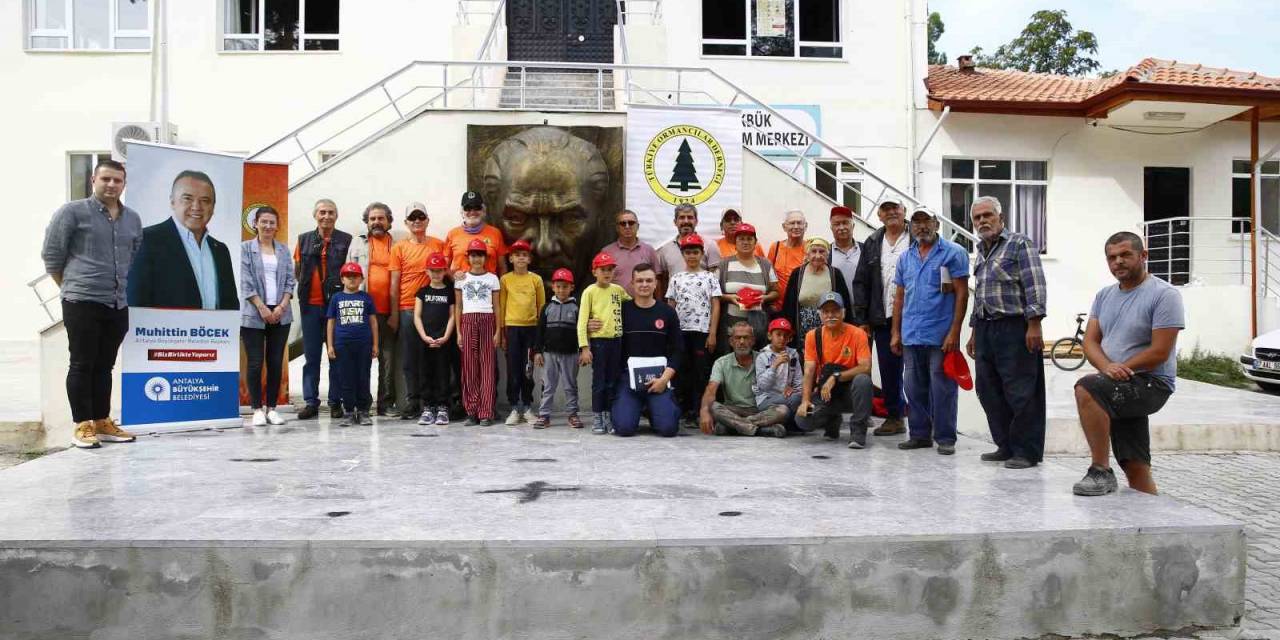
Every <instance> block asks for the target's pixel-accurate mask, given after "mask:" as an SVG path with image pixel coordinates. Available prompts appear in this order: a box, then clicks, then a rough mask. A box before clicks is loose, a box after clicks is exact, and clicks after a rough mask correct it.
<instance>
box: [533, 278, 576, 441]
mask: <svg viewBox="0 0 1280 640" xmlns="http://www.w3.org/2000/svg"><path fill="white" fill-rule="evenodd" d="M551 292H552V293H554V294H555V295H554V296H552V298H551V300H549V301H548V302H547V305H546V306H545V307H543V308H542V313H539V314H538V328H537V331H536V333H535V335H534V339H533V362H534V364H536V365H538V366H539V367H542V376H543V377H542V404H541V405H539V406H538V417H537V419H535V420H534V421H533V428H534V429H546V428H547V427H549V426H551V405H552V403H553V402H554V401H555V397H556V388H557V387H559V386H560V382H561V381H562V380H563V381H564V405H565V410H567V411H568V412H569V426H571V427H573V428H574V429H581V428H582V420H580V419H579V418H578V299H577V298H575V297H573V272H572V271H569V270H568V269H556V272H555V273H553V274H551Z"/></svg>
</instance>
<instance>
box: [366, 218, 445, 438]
mask: <svg viewBox="0 0 1280 640" xmlns="http://www.w3.org/2000/svg"><path fill="white" fill-rule="evenodd" d="M430 223H431V218H430V216H428V215H427V207H426V205H424V204H422V203H421V202H411V203H409V205H408V206H407V207H405V208H404V225H405V227H407V228H408V229H409V237H407V238H405V239H404V240H401V241H399V242H397V243H395V244H394V245H392V247H391V258H390V261H389V262H388V263H387V269H388V270H389V271H390V273H391V300H392V301H393V303H394V304H395V305H396V313H395V314H394V315H393V316H391V317H390V318H389V319H388V325H390V327H391V330H392V331H399V343H398V344H397V345H396V349H397V354H396V361H397V362H399V363H400V371H401V373H402V375H403V376H404V400H403V401H401V402H399V403H398V406H399V408H400V419H402V420H417V419H418V417H419V416H420V415H421V413H422V407H421V406H420V404H421V400H422V399H421V398H420V397H419V395H420V394H421V389H422V381H421V380H420V379H419V372H420V371H421V368H422V337H421V336H419V335H418V332H417V330H416V329H414V327H413V303H414V299H415V296H417V295H418V289H421V288H422V286H423V285H425V284H426V283H427V278H428V274H427V257H428V256H430V255H431V254H433V253H443V252H444V243H443V242H441V241H440V239H439V238H433V237H431V236H429V235H427V225H428V224H430ZM379 386H381V383H379ZM379 407H380V408H381V405H379Z"/></svg>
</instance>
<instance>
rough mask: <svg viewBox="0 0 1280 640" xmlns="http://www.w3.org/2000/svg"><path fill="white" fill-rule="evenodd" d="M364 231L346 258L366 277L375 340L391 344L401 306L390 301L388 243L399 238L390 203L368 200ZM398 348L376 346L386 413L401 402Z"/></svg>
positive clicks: (362, 286)
mask: <svg viewBox="0 0 1280 640" xmlns="http://www.w3.org/2000/svg"><path fill="white" fill-rule="evenodd" d="M361 219H362V220H363V221H364V224H365V226H366V227H367V231H366V232H365V233H362V234H360V235H357V236H356V237H354V238H352V239H351V249H350V250H348V251H347V261H348V262H354V263H356V264H358V265H360V269H361V270H363V271H364V273H365V279H364V281H363V282H361V283H360V290H361V291H366V292H368V293H369V297H371V298H373V307H374V310H375V311H376V313H375V314H374V317H375V318H377V321H378V336H379V338H378V340H379V341H380V342H381V343H382V344H384V345H388V347H391V346H393V345H395V344H397V342H396V332H395V330H394V329H392V328H391V316H393V315H395V316H397V317H398V316H399V315H400V310H399V309H398V308H397V305H395V304H393V303H392V301H391V269H390V266H391V247H392V245H394V244H395V242H396V240H397V239H398V238H396V237H394V236H393V235H392V232H391V225H392V223H393V222H394V220H395V217H394V216H393V215H392V213H391V207H388V206H387V205H385V204H383V203H381V202H371V203H369V206H367V207H365V208H364V215H362V216H361ZM398 351H399V350H398V349H395V348H386V349H379V350H378V394H377V400H378V415H380V416H385V415H387V413H388V412H389V411H390V410H391V407H393V406H400V405H403V404H404V376H403V375H402V374H401V373H400V367H399V362H397V360H396V356H397V355H398Z"/></svg>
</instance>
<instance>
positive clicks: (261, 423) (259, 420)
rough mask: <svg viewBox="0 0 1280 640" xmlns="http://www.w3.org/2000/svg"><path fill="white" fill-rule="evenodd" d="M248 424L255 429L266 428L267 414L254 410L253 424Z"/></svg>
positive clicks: (260, 410)
mask: <svg viewBox="0 0 1280 640" xmlns="http://www.w3.org/2000/svg"><path fill="white" fill-rule="evenodd" d="M250 424H252V425H253V426H255V427H265V426H267V414H265V413H263V412H262V409H254V410H253V422H251V423H250Z"/></svg>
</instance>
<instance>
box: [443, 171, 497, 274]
mask: <svg viewBox="0 0 1280 640" xmlns="http://www.w3.org/2000/svg"><path fill="white" fill-rule="evenodd" d="M484 216H485V211H484V199H483V198H481V197H480V194H479V193H476V192H475V191H468V192H466V193H464V194H462V225H460V226H457V227H454V228H452V229H450V230H449V235H447V236H445V238H444V257H445V258H448V259H449V268H450V269H451V270H452V271H453V278H454V280H461V279H463V278H464V277H466V276H465V274H466V272H467V271H468V270H469V269H470V268H471V267H470V265H468V264H467V245H469V244H471V241H472V240H483V241H484V243H485V245H487V246H488V247H489V250H488V251H487V252H486V253H487V255H486V256H485V260H484V270H485V271H488V272H489V273H492V274H496V275H498V276H499V277H501V276H502V274H504V273H506V272H507V263H506V261H505V260H503V259H502V258H503V257H504V256H506V255H507V242H506V240H504V239H503V238H502V231H501V230H499V229H498V228H497V227H495V226H493V225H490V224H486V223H485V221H484Z"/></svg>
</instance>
